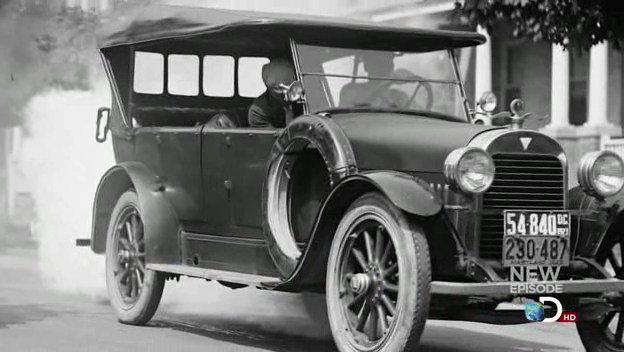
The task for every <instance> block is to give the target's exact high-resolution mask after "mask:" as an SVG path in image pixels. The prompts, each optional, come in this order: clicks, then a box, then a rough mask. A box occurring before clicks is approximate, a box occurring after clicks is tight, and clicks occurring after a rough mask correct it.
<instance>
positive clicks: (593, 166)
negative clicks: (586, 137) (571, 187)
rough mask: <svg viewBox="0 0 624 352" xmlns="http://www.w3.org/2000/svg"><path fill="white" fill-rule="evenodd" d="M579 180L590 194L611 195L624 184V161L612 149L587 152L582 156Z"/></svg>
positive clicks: (598, 195)
mask: <svg viewBox="0 0 624 352" xmlns="http://www.w3.org/2000/svg"><path fill="white" fill-rule="evenodd" d="M578 181H579V184H580V185H581V187H583V189H584V190H585V192H587V193H588V194H590V195H592V196H595V197H609V196H612V195H614V194H616V193H618V192H619V191H620V190H621V189H622V186H624V163H623V162H622V158H620V157H619V156H618V155H617V154H615V153H614V152H610V151H604V150H603V151H598V152H591V153H587V154H585V155H584V156H583V158H581V162H580V164H579V168H578Z"/></svg>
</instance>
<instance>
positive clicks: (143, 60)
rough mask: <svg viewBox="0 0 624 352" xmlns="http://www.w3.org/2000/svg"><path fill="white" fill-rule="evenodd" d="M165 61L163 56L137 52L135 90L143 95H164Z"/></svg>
mask: <svg viewBox="0 0 624 352" xmlns="http://www.w3.org/2000/svg"><path fill="white" fill-rule="evenodd" d="M164 72H165V61H164V57H163V55H162V54H158V53H150V52H145V51H137V52H135V53H134V82H133V89H134V91H135V92H137V93H141V94H162V93H163V89H164V75H165V73H164Z"/></svg>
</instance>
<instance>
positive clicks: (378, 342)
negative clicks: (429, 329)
mask: <svg viewBox="0 0 624 352" xmlns="http://www.w3.org/2000/svg"><path fill="white" fill-rule="evenodd" d="M430 284H431V263H430V259H429V247H428V245H427V240H426V238H425V236H424V234H423V232H422V230H421V229H420V228H419V227H418V226H416V225H415V224H414V223H413V222H411V221H410V220H409V219H408V218H407V215H406V214H405V213H404V212H403V211H401V210H400V209H398V208H397V207H396V206H394V205H393V204H392V203H391V202H390V201H389V200H388V199H387V198H386V197H384V196H382V195H381V194H378V193H368V194H365V195H363V196H362V197H360V198H358V199H357V200H356V201H355V202H354V203H353V204H352V205H351V207H350V208H349V209H348V210H347V212H346V214H345V216H344V217H343V219H342V220H341V222H340V224H339V226H338V229H337V231H336V234H335V237H334V240H333V242H332V246H331V250H330V254H329V260H328V264H327V282H326V299H327V310H328V315H329V322H330V326H331V330H332V334H333V336H334V340H335V341H336V344H337V346H338V348H339V349H340V351H341V352H361V351H366V352H373V351H387V352H402V351H406V350H411V349H413V348H415V347H416V346H417V345H418V343H419V340H420V336H421V334H422V331H423V329H424V327H425V322H426V319H427V315H428V312H429V298H430Z"/></svg>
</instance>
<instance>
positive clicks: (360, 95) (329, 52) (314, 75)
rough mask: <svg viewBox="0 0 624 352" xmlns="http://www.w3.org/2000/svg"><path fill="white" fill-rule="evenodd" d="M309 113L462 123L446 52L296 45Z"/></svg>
mask: <svg viewBox="0 0 624 352" xmlns="http://www.w3.org/2000/svg"><path fill="white" fill-rule="evenodd" d="M297 52H298V56H299V62H300V66H301V67H300V69H301V74H302V77H303V85H304V87H305V90H306V99H307V103H308V106H309V108H310V111H311V112H313V113H316V112H322V111H332V110H341V111H351V110H373V111H394V112H396V111H400V112H411V113H418V114H425V115H427V114H429V115H442V116H445V117H447V118H452V119H457V120H460V121H466V116H465V110H464V105H463V98H462V94H461V86H460V82H459V81H458V79H457V76H456V74H455V70H454V67H453V59H452V56H451V54H450V52H449V51H446V50H442V51H433V52H423V53H417V52H400V51H382V50H363V49H352V48H336V47H327V46H316V45H303V44H298V45H297Z"/></svg>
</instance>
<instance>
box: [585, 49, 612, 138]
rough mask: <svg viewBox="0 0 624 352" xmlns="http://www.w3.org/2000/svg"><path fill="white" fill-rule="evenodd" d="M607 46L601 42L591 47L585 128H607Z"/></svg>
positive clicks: (608, 124)
mask: <svg viewBox="0 0 624 352" xmlns="http://www.w3.org/2000/svg"><path fill="white" fill-rule="evenodd" d="M608 65H609V44H608V43H607V42H602V43H599V44H596V45H594V46H592V48H591V50H590V56H589V104H588V111H587V123H586V124H587V126H592V127H608V126H610V125H611V123H609V120H608V119H607V103H608V101H607V89H608V85H609V77H608V67H609V66H608Z"/></svg>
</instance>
